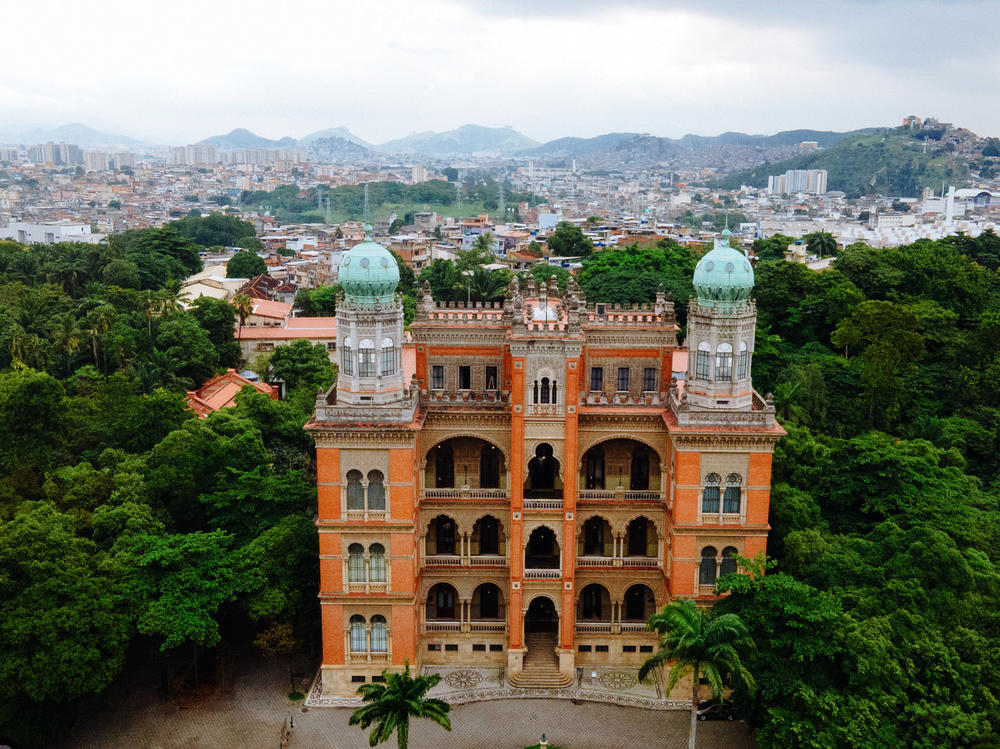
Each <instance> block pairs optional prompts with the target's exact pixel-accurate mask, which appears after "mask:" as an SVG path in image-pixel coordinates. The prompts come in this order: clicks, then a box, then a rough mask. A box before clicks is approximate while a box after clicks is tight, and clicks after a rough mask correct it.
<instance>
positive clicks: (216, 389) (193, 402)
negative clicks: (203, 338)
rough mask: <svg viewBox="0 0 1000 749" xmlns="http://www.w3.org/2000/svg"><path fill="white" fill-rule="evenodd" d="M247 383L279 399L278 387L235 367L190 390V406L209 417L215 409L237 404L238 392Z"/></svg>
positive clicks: (188, 396) (203, 416) (200, 415)
mask: <svg viewBox="0 0 1000 749" xmlns="http://www.w3.org/2000/svg"><path fill="white" fill-rule="evenodd" d="M247 385H249V386H250V387H253V388H256V389H257V390H258V391H259V392H261V393H264V394H265V395H267V397H269V398H270V399H271V400H273V401H276V400H278V388H276V387H274V386H273V385H268V384H267V383H264V382H254V381H253V380H249V379H247V378H246V377H244V376H243V375H241V374H239V373H238V372H237V371H236V370H235V369H227V370H226V373H225V374H221V375H217V376H216V377H213V378H212V379H211V380H208V381H207V382H206V383H205V384H204V385H202V386H201V387H200V388H198V389H197V390H189V391H188V394H187V399H188V408H190V409H191V410H192V411H194V412H195V413H196V414H198V417H199V418H202V419H205V418H208V415H209V414H210V413H212V412H213V411H218V410H219V409H220V408H230V407H231V406H235V405H236V394H237V393H239V392H240V391H241V390H242V389H243V388H245V387H246V386H247Z"/></svg>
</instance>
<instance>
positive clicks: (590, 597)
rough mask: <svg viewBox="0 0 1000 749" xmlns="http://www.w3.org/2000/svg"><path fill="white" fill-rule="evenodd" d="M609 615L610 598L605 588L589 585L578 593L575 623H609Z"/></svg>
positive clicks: (599, 585) (594, 584)
mask: <svg viewBox="0 0 1000 749" xmlns="http://www.w3.org/2000/svg"><path fill="white" fill-rule="evenodd" d="M611 615H612V612H611V596H610V595H609V594H608V589H607V588H605V587H604V586H603V585H601V584H600V583H591V584H590V585H588V586H586V587H585V588H584V589H583V590H581V591H580V600H579V601H578V602H577V607H576V618H577V621H588V622H610V621H611Z"/></svg>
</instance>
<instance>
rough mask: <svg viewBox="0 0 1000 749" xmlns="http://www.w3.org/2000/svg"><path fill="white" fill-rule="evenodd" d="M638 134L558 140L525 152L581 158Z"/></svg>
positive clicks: (529, 154) (612, 134)
mask: <svg viewBox="0 0 1000 749" xmlns="http://www.w3.org/2000/svg"><path fill="white" fill-rule="evenodd" d="M637 135H638V133H606V134H605V135H598V136H596V137H594V138H573V137H569V138H557V139H556V140H550V141H549V142H548V143H543V144H542V145H540V146H538V147H537V148H532V149H530V150H528V151H526V152H525V154H524V155H525V156H580V155H581V154H585V153H592V152H594V151H603V150H605V149H606V148H612V147H613V146H617V145H618V144H619V143H621V142H622V141H625V140H628V139H629V138H634V137H636V136H637Z"/></svg>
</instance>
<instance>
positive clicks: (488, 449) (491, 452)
mask: <svg viewBox="0 0 1000 749" xmlns="http://www.w3.org/2000/svg"><path fill="white" fill-rule="evenodd" d="M479 487H480V488H481V489H498V488H499V487H500V449H499V448H498V447H496V446H495V445H489V444H486V445H483V446H482V448H481V449H480V451H479Z"/></svg>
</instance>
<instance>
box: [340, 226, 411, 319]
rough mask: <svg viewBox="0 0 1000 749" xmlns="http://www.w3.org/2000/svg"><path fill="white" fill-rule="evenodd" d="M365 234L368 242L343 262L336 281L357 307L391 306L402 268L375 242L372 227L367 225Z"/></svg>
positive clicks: (354, 249)
mask: <svg viewBox="0 0 1000 749" xmlns="http://www.w3.org/2000/svg"><path fill="white" fill-rule="evenodd" d="M365 231H366V232H367V234H366V235H365V240H364V241H363V242H361V243H360V244H356V245H354V247H352V248H351V249H350V251H348V252H347V253H346V254H345V255H344V257H343V259H342V260H341V261H340V270H339V271H338V279H337V280H338V282H339V283H340V287H341V288H342V289H343V290H344V296H345V297H346V298H347V299H348V300H349V301H352V302H354V303H355V304H388V303H390V302H392V301H393V299H394V298H395V294H396V285H397V284H398V283H399V266H397V265H396V259H395V258H394V257H393V256H392V253H391V252H389V250H387V249H386V248H385V247H383V246H382V245H380V244H377V243H376V242H374V241H372V237H371V227H370V226H367V225H366V226H365Z"/></svg>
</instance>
